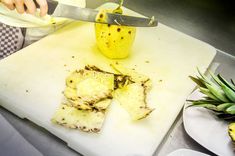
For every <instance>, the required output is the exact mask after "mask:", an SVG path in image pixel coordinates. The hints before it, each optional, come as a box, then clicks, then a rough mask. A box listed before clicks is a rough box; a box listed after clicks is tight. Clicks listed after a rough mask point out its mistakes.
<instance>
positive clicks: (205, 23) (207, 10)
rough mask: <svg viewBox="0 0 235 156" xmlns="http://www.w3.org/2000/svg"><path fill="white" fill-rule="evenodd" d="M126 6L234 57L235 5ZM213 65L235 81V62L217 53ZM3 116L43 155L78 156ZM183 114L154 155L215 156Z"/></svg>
mask: <svg viewBox="0 0 235 156" xmlns="http://www.w3.org/2000/svg"><path fill="white" fill-rule="evenodd" d="M104 2H106V1H104V0H95V1H94V0H87V3H88V7H93V8H95V7H97V6H98V5H100V4H102V3H104ZM124 6H126V7H128V8H130V9H132V10H135V11H138V12H140V13H142V14H144V15H146V16H151V15H154V16H155V17H157V18H158V19H159V22H161V23H163V24H166V25H168V26H170V27H173V28H174V29H177V30H179V31H182V32H184V33H186V34H189V35H190V36H193V37H195V38H198V39H200V40H203V41H205V42H207V43H209V44H211V45H212V46H214V47H216V48H218V49H221V50H223V51H226V52H227V53H230V54H232V55H235V44H234V43H235V11H234V9H233V8H234V1H230V0H226V1H221V0H144V1H143V0H126V1H125V3H124ZM214 62H218V63H220V66H219V68H218V70H217V72H220V73H222V75H223V76H225V77H226V78H233V79H235V70H234V68H235V58H234V57H232V56H230V55H228V54H226V53H224V52H218V53H217V55H216V57H215V59H214ZM0 113H1V114H2V115H3V116H5V118H6V119H7V120H8V121H9V122H10V123H11V124H12V125H13V126H14V127H15V128H16V129H17V130H18V131H19V132H20V133H21V134H22V135H23V136H24V137H25V138H26V140H28V141H29V142H30V143H31V144H32V145H33V146H34V147H36V148H37V149H38V150H39V151H40V152H41V153H42V154H44V155H46V156H47V155H50V156H53V155H55V156H58V155H66V156H74V155H79V154H78V153H76V152H75V151H73V150H71V149H70V148H68V147H67V146H66V144H65V143H64V142H63V141H61V140H60V139H58V138H56V137H54V136H53V135H52V134H50V133H48V132H47V131H46V130H44V129H43V128H41V127H38V126H37V125H35V124H33V123H31V122H30V121H28V120H22V119H20V118H18V117H16V116H15V115H14V114H12V113H10V112H8V111H7V110H5V109H3V108H1V107H0ZM181 116H182V113H180V114H179V116H178V118H177V120H176V122H175V124H174V125H172V128H171V130H170V131H169V133H168V135H167V136H166V137H165V139H164V141H163V143H162V144H161V146H160V147H159V148H158V149H157V150H156V153H155V155H159V156H165V155H166V154H168V153H170V152H172V151H174V150H176V149H179V148H190V149H194V150H197V151H201V152H204V153H208V154H211V155H213V154H212V153H211V152H210V151H208V150H206V149H205V148H203V147H202V146H200V145H199V144H198V143H197V142H195V141H194V140H193V139H192V138H190V137H189V136H188V135H187V134H186V132H185V130H184V128H183V124H182V118H181Z"/></svg>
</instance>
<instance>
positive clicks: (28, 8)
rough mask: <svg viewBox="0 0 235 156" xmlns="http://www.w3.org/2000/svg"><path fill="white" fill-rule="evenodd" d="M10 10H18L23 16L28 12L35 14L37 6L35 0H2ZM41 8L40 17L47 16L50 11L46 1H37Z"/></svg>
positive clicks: (0, 0)
mask: <svg viewBox="0 0 235 156" xmlns="http://www.w3.org/2000/svg"><path fill="white" fill-rule="evenodd" d="M0 2H1V3H3V4H4V5H5V6H6V7H7V8H9V9H10V10H14V9H16V10H17V12H18V13H20V14H23V13H24V12H27V13H29V14H34V13H35V12H36V5H35V3H34V1H33V0H0ZM36 2H37V4H38V5H39V6H40V16H45V15H46V14H47V11H48V6H47V1H46V0H36Z"/></svg>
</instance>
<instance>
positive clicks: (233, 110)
mask: <svg viewBox="0 0 235 156" xmlns="http://www.w3.org/2000/svg"><path fill="white" fill-rule="evenodd" d="M226 112H227V113H229V114H232V115H235V105H233V106H231V107H229V108H227V109H226Z"/></svg>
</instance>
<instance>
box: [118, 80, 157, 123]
mask: <svg viewBox="0 0 235 156" xmlns="http://www.w3.org/2000/svg"><path fill="white" fill-rule="evenodd" d="M114 98H115V99H117V100H118V101H119V103H120V105H121V106H122V107H123V108H124V109H125V110H126V111H127V112H128V113H129V114H130V116H131V118H132V120H140V119H143V118H145V117H147V116H148V115H149V114H150V113H151V112H152V111H153V109H151V108H149V107H148V106H147V104H146V91H145V88H144V87H143V85H142V84H141V83H132V84H129V85H127V86H124V87H123V88H120V89H117V90H115V92H114Z"/></svg>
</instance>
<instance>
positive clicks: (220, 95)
mask: <svg viewBox="0 0 235 156" xmlns="http://www.w3.org/2000/svg"><path fill="white" fill-rule="evenodd" d="M206 86H207V88H208V89H209V90H210V91H211V93H212V94H213V95H214V96H215V97H217V98H218V99H220V100H221V101H223V102H229V100H228V99H227V97H226V96H225V94H224V92H223V90H221V89H220V88H219V87H218V86H216V85H215V84H213V83H212V84H206Z"/></svg>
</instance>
